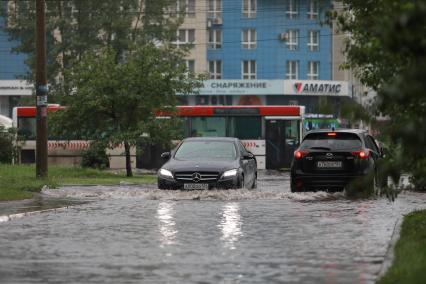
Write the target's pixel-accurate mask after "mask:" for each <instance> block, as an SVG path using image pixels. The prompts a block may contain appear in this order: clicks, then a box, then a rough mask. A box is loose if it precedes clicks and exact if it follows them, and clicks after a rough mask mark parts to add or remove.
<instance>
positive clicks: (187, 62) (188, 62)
mask: <svg viewBox="0 0 426 284" xmlns="http://www.w3.org/2000/svg"><path fill="white" fill-rule="evenodd" d="M185 66H186V70H187V71H188V72H190V73H195V60H193V59H189V60H185Z"/></svg>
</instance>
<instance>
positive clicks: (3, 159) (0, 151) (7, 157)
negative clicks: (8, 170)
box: [0, 125, 15, 164]
mask: <svg viewBox="0 0 426 284" xmlns="http://www.w3.org/2000/svg"><path fill="white" fill-rule="evenodd" d="M13 139H14V130H13V129H5V128H4V127H3V126H2V125H0V163H4V164H10V163H12V161H13V158H14V156H15V155H14V154H15V150H14V147H13Z"/></svg>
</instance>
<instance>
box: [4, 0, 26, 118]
mask: <svg viewBox="0 0 426 284" xmlns="http://www.w3.org/2000/svg"><path fill="white" fill-rule="evenodd" d="M0 5H1V8H5V5H6V2H5V1H2V2H1V3H0ZM5 25H6V21H5V19H4V18H2V17H0V114H1V115H5V116H8V117H12V108H13V107H14V106H15V105H16V103H17V101H18V99H19V97H20V96H28V95H31V92H32V88H31V86H29V85H28V83H26V82H25V81H22V80H19V78H21V77H22V76H24V75H25V74H26V72H27V66H26V65H25V60H26V56H25V55H23V54H16V53H14V52H13V51H12V49H13V48H14V47H15V46H16V44H17V43H16V42H14V41H10V40H9V36H8V35H7V34H6V33H5V32H4V31H3V28H4V27H5Z"/></svg>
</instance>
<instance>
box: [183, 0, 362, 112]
mask: <svg viewBox="0 0 426 284" xmlns="http://www.w3.org/2000/svg"><path fill="white" fill-rule="evenodd" d="M187 1H188V0H187ZM189 1H190V0H189ZM333 4H334V3H333V1H330V0H203V1H194V5H195V6H194V10H195V11H196V14H203V15H204V17H205V19H202V17H201V16H196V17H197V18H200V19H202V20H201V21H196V22H195V23H193V24H192V25H191V22H190V21H186V23H187V24H189V26H188V25H187V26H186V27H187V28H190V29H191V28H192V29H194V30H195V34H196V35H200V37H197V36H196V37H195V38H194V39H193V41H192V43H193V46H194V50H196V51H197V52H195V53H194V52H193V53H192V55H194V54H195V57H192V60H194V61H195V62H196V63H197V64H196V66H198V69H197V70H195V71H196V72H197V73H200V71H205V72H206V74H208V75H207V76H208V79H209V80H207V81H206V82H205V84H204V86H205V88H202V89H201V90H199V91H198V92H196V93H195V94H194V95H192V96H187V97H184V98H181V103H182V104H188V105H241V104H261V105H303V106H305V107H306V113H307V117H309V116H310V117H312V118H319V117H324V116H323V114H322V112H324V109H323V107H322V106H323V105H327V106H328V109H329V110H331V112H332V114H330V113H329V112H330V111H328V115H327V117H328V118H337V117H338V116H339V110H340V108H339V106H340V105H341V103H342V101H345V100H348V99H352V96H353V92H352V91H353V89H354V87H356V86H354V85H352V79H353V77H351V76H347V74H346V73H344V71H342V72H339V68H338V67H339V65H340V63H342V60H343V59H342V58H343V57H342V56H343V53H342V50H341V46H342V43H341V42H342V41H343V38H341V37H338V35H339V34H338V32H336V31H335V28H334V27H333V26H330V25H328V24H326V23H325V22H326V20H327V12H328V11H330V10H331V9H333ZM199 31H201V32H199ZM203 33H204V35H203ZM337 50H338V51H337ZM204 52H205V56H204V54H203V53H204ZM200 54H203V55H202V56H199V55H200ZM200 61H201V62H200ZM203 62H204V63H205V64H204V68H205V69H204V70H203ZM221 82H222V83H225V82H228V83H229V85H230V86H232V85H233V84H238V83H240V84H241V85H242V86H254V85H256V84H260V85H261V86H263V87H262V88H260V89H259V88H244V87H241V88H238V89H236V88H232V87H231V88H216V89H214V87H213V88H212V86H219V85H222V86H223V84H221ZM249 83H251V85H250V84H249ZM262 84H263V85H262ZM327 84H330V86H332V85H340V86H341V90H342V91H340V92H328V91H327V90H326V89H321V88H320V86H323V87H324V86H325V85H327ZM225 85H226V84H225ZM260 85H259V86H260ZM305 85H307V86H312V88H310V89H309V88H308V89H307V90H303V89H302V90H299V89H298V87H299V86H305ZM315 85H317V88H318V89H315ZM265 86H266V87H265ZM268 86H270V88H269V87H268ZM278 86H281V88H279V87H278ZM284 86H285V87H284ZM289 86H291V87H289ZM220 89H222V90H223V91H224V92H223V93H220V91H218V90H220ZM310 90H312V91H310ZM324 90H326V91H324Z"/></svg>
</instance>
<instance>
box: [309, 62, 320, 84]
mask: <svg viewBox="0 0 426 284" xmlns="http://www.w3.org/2000/svg"><path fill="white" fill-rule="evenodd" d="M318 78H319V61H309V62H308V80H318Z"/></svg>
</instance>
